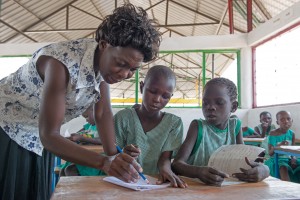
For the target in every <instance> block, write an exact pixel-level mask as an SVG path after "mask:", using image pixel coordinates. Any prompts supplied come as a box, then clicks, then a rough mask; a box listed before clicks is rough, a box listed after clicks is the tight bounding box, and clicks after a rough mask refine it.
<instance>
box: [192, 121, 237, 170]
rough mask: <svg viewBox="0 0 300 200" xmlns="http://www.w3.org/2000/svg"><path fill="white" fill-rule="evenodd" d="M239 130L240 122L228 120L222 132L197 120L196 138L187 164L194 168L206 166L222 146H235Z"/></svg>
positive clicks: (205, 122)
mask: <svg viewBox="0 0 300 200" xmlns="http://www.w3.org/2000/svg"><path fill="white" fill-rule="evenodd" d="M240 129H241V121H240V120H239V119H237V118H229V120H228V123H227V127H226V128H225V129H224V130H221V129H218V128H216V127H214V126H212V125H210V124H208V123H207V121H206V120H202V119H199V120H198V137H197V140H196V142H195V145H194V148H193V150H192V153H191V155H190V156H189V158H188V160H187V163H188V164H190V165H195V166H207V164H208V161H209V158H210V156H211V155H212V154H213V152H215V151H216V150H217V149H218V148H219V147H221V146H222V145H230V144H236V136H237V135H238V133H239V131H240Z"/></svg>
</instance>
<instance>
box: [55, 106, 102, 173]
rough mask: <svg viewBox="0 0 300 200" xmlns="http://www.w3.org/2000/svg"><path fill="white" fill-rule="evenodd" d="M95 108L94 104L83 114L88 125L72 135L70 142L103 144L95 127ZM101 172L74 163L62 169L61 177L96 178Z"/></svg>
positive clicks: (67, 163)
mask: <svg viewBox="0 0 300 200" xmlns="http://www.w3.org/2000/svg"><path fill="white" fill-rule="evenodd" d="M93 106H94V105H93V104H92V105H91V106H90V107H88V108H87V109H86V110H85V111H84V112H83V113H82V116H83V117H84V118H85V119H86V121H87V122H88V123H86V124H85V125H84V126H83V128H82V129H81V130H79V131H78V133H73V134H71V136H70V137H69V138H68V139H69V140H71V141H73V142H76V143H79V142H84V143H91V144H98V145H100V144H101V141H100V138H99V134H98V130H97V127H96V125H95V118H94V112H93V111H94V109H93ZM83 134H85V135H91V138H89V137H87V136H83ZM99 171H100V170H98V169H95V168H91V167H86V166H83V165H77V164H74V163H72V162H66V163H65V164H64V165H62V167H61V169H60V176H95V175H99Z"/></svg>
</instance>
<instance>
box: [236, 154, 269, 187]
mask: <svg viewBox="0 0 300 200" xmlns="http://www.w3.org/2000/svg"><path fill="white" fill-rule="evenodd" d="M245 161H246V163H247V164H248V165H249V166H251V169H248V170H247V169H243V168H240V170H241V171H242V173H234V174H233V175H232V176H233V177H235V178H237V179H239V180H240V181H245V182H259V181H262V180H264V179H265V178H267V177H268V176H269V175H270V170H269V168H268V166H266V165H264V164H262V163H256V162H252V161H249V159H248V158H247V157H246V158H245Z"/></svg>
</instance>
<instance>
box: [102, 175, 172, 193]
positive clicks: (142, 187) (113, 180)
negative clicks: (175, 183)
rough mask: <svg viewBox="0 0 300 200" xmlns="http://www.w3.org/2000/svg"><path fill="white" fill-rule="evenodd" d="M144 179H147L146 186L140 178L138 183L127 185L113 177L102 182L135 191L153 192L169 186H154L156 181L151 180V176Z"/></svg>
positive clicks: (168, 184) (165, 184) (166, 184)
mask: <svg viewBox="0 0 300 200" xmlns="http://www.w3.org/2000/svg"><path fill="white" fill-rule="evenodd" d="M146 177H147V179H148V181H149V182H150V183H149V184H147V183H146V182H145V181H144V180H143V179H142V178H140V179H139V180H138V182H136V183H127V182H124V181H122V180H120V179H118V178H116V177H113V176H108V177H105V178H104V179H103V180H104V181H107V182H110V183H113V184H116V185H119V186H122V187H126V188H129V189H132V190H137V191H145V190H155V189H161V188H166V187H169V186H170V183H164V184H161V185H156V184H155V183H156V180H157V179H156V178H153V177H151V176H146Z"/></svg>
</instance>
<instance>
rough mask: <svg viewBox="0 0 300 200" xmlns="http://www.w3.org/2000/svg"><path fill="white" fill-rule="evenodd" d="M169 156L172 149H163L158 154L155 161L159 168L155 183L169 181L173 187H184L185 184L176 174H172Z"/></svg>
mask: <svg viewBox="0 0 300 200" xmlns="http://www.w3.org/2000/svg"><path fill="white" fill-rule="evenodd" d="M171 157H172V151H165V152H162V154H161V155H160V157H159V160H158V163H157V165H158V169H159V177H158V181H157V184H162V183H164V182H166V181H170V182H171V185H172V186H173V187H180V188H186V187H187V184H186V183H185V182H184V181H183V180H181V179H180V178H179V177H178V176H176V174H174V173H173V171H172V169H171Z"/></svg>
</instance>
